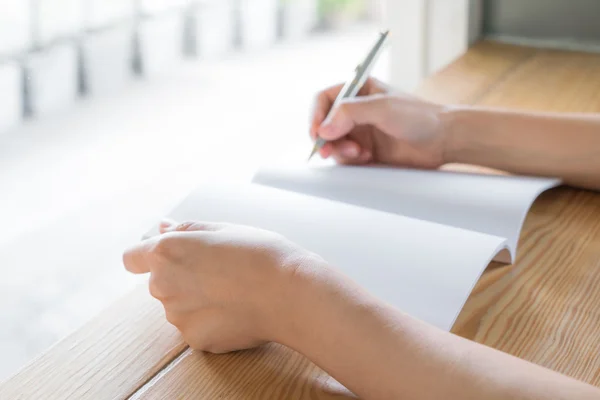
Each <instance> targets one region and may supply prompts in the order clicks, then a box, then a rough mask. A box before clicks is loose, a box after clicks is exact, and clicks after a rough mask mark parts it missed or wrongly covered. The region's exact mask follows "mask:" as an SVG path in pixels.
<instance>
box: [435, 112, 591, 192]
mask: <svg viewBox="0 0 600 400" xmlns="http://www.w3.org/2000/svg"><path fill="white" fill-rule="evenodd" d="M443 118H444V121H445V125H446V127H447V128H446V131H447V134H448V145H447V159H448V161H449V162H457V163H465V164H477V165H482V166H486V167H490V168H496V169H500V170H504V171H508V172H512V173H516V174H525V175H539V176H551V177H559V178H562V179H563V181H564V182H565V183H567V184H570V185H573V186H580V187H584V188H588V189H595V190H600V115H575V114H572V115H560V114H555V115H554V114H526V113H519V112H511V111H499V110H485V109H476V108H456V109H450V110H449V111H447V112H445V113H444V117H443Z"/></svg>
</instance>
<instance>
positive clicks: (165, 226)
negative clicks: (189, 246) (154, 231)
mask: <svg viewBox="0 0 600 400" xmlns="http://www.w3.org/2000/svg"><path fill="white" fill-rule="evenodd" d="M177 225H179V224H178V223H177V221H175V220H173V219H171V218H163V219H162V220H161V221H160V224H159V225H158V230H159V231H160V233H167V232H171V231H172V230H174V228H175V227H177Z"/></svg>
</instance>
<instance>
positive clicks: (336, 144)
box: [310, 78, 447, 169]
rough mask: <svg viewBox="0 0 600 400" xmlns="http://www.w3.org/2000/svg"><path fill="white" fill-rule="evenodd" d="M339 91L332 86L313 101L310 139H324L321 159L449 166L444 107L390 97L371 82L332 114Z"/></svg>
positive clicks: (380, 87) (396, 95)
mask: <svg viewBox="0 0 600 400" xmlns="http://www.w3.org/2000/svg"><path fill="white" fill-rule="evenodd" d="M341 89H342V85H338V86H334V87H331V88H329V89H326V90H324V91H323V92H321V93H320V94H319V95H318V97H317V102H316V105H315V110H314V113H313V119H312V126H311V131H310V133H311V137H312V138H313V139H316V137H317V136H319V137H322V138H323V139H326V140H327V141H328V143H327V144H326V145H325V146H324V147H323V148H322V149H321V151H320V154H321V156H322V157H324V158H328V157H329V156H333V157H334V158H335V160H336V161H337V162H339V163H341V164H369V163H377V164H388V165H397V166H409V167H417V168H431V169H433V168H437V167H439V166H441V165H442V164H444V163H446V162H447V160H446V159H445V152H446V142H447V140H446V139H447V134H446V132H445V131H446V130H445V128H444V123H443V121H442V116H443V112H444V110H445V109H444V107H443V106H440V105H438V104H434V103H429V102H426V101H423V100H420V99H418V98H416V97H413V96H410V95H406V94H395V93H391V91H390V90H389V88H388V87H386V86H385V85H384V84H383V83H381V82H379V81H377V80H375V79H372V78H371V79H369V80H368V81H367V82H366V83H365V85H364V86H363V88H362V89H361V91H360V92H359V97H356V98H353V99H347V100H344V101H343V102H342V103H340V104H339V106H337V107H336V108H335V109H333V110H332V109H331V108H332V106H333V103H334V102H335V99H336V97H337V95H338V93H339V92H340V90H341ZM330 110H331V112H330ZM328 114H329V115H328Z"/></svg>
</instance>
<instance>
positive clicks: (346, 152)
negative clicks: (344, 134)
mask: <svg viewBox="0 0 600 400" xmlns="http://www.w3.org/2000/svg"><path fill="white" fill-rule="evenodd" d="M341 152H342V155H343V156H344V157H347V158H356V157H358V150H357V149H356V147H353V146H352V147H345V148H343V149H341Z"/></svg>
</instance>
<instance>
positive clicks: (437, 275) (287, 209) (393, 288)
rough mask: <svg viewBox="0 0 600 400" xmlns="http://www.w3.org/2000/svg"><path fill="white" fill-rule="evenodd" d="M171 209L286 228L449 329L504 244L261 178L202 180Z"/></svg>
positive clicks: (388, 297)
mask: <svg viewBox="0 0 600 400" xmlns="http://www.w3.org/2000/svg"><path fill="white" fill-rule="evenodd" d="M170 217H171V218H173V219H175V220H176V221H179V222H183V221H190V220H199V221H211V222H230V223H237V224H243V225H250V226H255V227H259V228H263V229H267V230H270V231H274V232H278V233H280V234H283V235H284V236H286V237H287V238H288V239H290V240H292V241H293V242H296V243H298V244H300V245H301V246H303V247H304V248H306V249H308V250H311V251H313V252H315V253H317V254H319V255H321V256H322V257H323V258H325V260H327V261H328V262H329V263H330V264H332V265H334V266H336V267H338V268H340V269H341V270H342V271H343V272H345V273H346V274H347V275H349V276H350V277H351V278H352V279H354V280H355V281H356V282H358V283H359V284H361V285H362V286H364V287H366V288H367V289H368V290H369V291H370V292H371V293H373V294H374V295H376V296H378V297H380V298H381V299H383V300H385V301H387V302H388V303H390V304H392V305H394V306H396V307H397V308H399V309H401V310H403V311H405V312H407V313H408V314H410V315H412V316H414V317H416V318H419V319H421V320H424V321H426V322H429V323H431V324H433V325H436V326H438V327H440V328H442V329H445V330H450V328H451V327H452V324H453V323H454V320H455V319H456V317H457V316H458V313H459V312H460V310H461V308H462V306H463V305H464V303H465V301H466V300H467V297H468V296H469V294H470V292H471V290H472V288H473V286H474V285H475V283H476V282H477V280H478V278H479V276H480V275H481V273H482V272H483V270H484V269H485V268H486V266H487V265H488V263H489V261H490V260H491V259H492V257H493V256H494V254H496V253H497V252H498V251H499V250H501V249H502V248H503V246H504V241H503V239H501V238H498V237H495V236H489V235H484V234H480V233H476V232H471V231H466V230H462V229H457V228H453V227H448V226H443V225H438V224H434V223H429V222H424V221H420V220H416V219H411V218H407V217H403V216H397V215H391V214H388V213H384V212H380V211H375V210H367V209H362V208H360V207H356V206H352V205H348V204H343V203H338V202H334V201H330V200H325V199H318V198H315V197H312V196H306V195H300V194H296V193H292V192H287V191H282V190H278V189H273V188H268V187H264V186H260V185H247V186H227V185H218V186H215V185H204V186H201V187H199V188H198V189H197V190H196V191H194V192H193V193H192V194H191V195H190V196H189V197H188V198H187V199H186V200H184V202H183V203H182V204H181V205H179V206H178V207H177V208H176V209H175V210H174V211H173V212H172V213H171V214H170Z"/></svg>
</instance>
